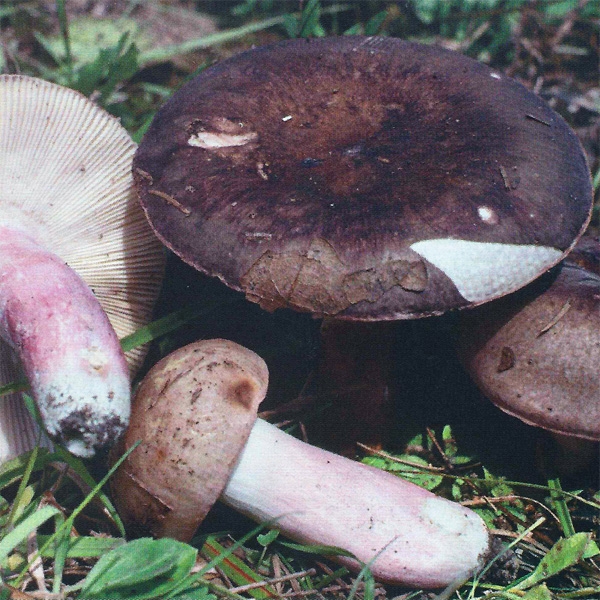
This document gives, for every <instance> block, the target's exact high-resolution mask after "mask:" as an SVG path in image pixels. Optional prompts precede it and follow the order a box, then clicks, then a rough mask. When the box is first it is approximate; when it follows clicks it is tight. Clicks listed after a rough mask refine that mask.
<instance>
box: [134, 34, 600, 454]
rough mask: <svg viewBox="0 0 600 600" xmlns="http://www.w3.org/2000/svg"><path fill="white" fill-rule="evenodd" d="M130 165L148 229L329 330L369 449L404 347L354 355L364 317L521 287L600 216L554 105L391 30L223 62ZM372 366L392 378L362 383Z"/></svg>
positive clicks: (389, 316) (406, 314)
mask: <svg viewBox="0 0 600 600" xmlns="http://www.w3.org/2000/svg"><path fill="white" fill-rule="evenodd" d="M134 167H135V168H134V175H135V179H136V185H137V188H138V192H139V195H140V199H141V203H142V206H143V208H144V210H145V212H146V214H147V216H148V218H149V220H150V223H151V225H152V227H153V228H154V230H155V232H156V234H157V235H158V237H159V238H160V239H161V240H162V241H163V243H164V244H165V245H166V246H167V247H168V248H170V249H171V250H173V251H174V252H175V253H176V254H178V255H179V256H180V257H181V258H182V259H183V260H184V261H186V262H187V263H189V264H191V265H193V266H194V267H195V268H197V269H198V270H200V271H202V272H203V273H206V274H208V275H211V276H215V277H218V278H220V279H221V280H222V281H223V282H224V283H226V284H227V285H228V286H230V287H231V288H233V289H235V290H239V291H242V292H243V293H244V294H245V295H246V297H247V298H248V299H249V300H252V301H254V302H257V303H258V304H260V306H262V307H263V308H266V309H268V310H275V309H277V308H281V307H286V308H291V309H294V310H297V311H303V312H309V313H312V314H314V315H315V316H317V317H323V318H325V323H324V326H325V327H326V328H327V329H328V333H327V335H324V337H323V356H324V363H323V364H324V366H322V367H321V369H320V372H321V379H322V381H323V382H324V385H325V387H327V382H334V385H338V382H343V381H344V380H345V381H346V387H347V388H349V389H351V390H352V389H353V390H354V393H352V391H348V390H341V389H337V390H329V392H331V391H333V394H332V397H333V398H337V402H338V403H339V405H340V406H341V411H342V412H344V410H345V409H344V408H343V406H344V404H346V403H347V402H348V400H349V399H350V398H351V397H352V396H354V402H355V403H358V406H360V405H362V409H361V408H359V410H358V413H355V412H354V409H352V408H351V409H349V413H350V414H351V415H352V416H351V417H350V420H348V421H346V422H343V423H340V429H341V430H348V429H351V428H355V427H356V426H357V424H358V426H359V427H361V428H363V430H364V431H363V435H362V436H360V438H361V439H362V441H366V442H368V443H373V442H374V441H376V438H377V431H378V429H379V428H380V427H381V422H382V420H385V416H384V417H383V419H382V418H381V414H384V415H385V411H386V406H387V408H388V409H389V405H388V404H387V401H386V400H385V398H386V397H387V395H388V394H387V391H388V385H387V377H388V373H387V370H388V368H389V360H384V357H385V355H386V352H387V351H386V346H387V341H388V340H389V338H390V335H389V333H388V332H387V331H386V328H385V327H383V326H381V327H380V328H379V331H381V335H380V336H379V335H373V337H372V338H371V339H370V340H369V341H368V342H367V343H366V344H363V345H362V346H361V350H360V351H358V352H357V354H360V353H361V352H365V354H361V355H360V360H358V361H357V362H356V363H352V360H353V359H352V357H351V356H348V355H346V354H345V352H344V350H348V351H350V352H351V351H352V350H353V348H352V340H353V339H356V338H358V337H363V333H362V331H365V330H366V325H365V324H363V326H362V328H361V329H359V331H358V333H355V332H354V331H352V330H353V325H354V324H355V323H356V322H357V321H361V322H364V323H373V322H376V321H392V320H398V319H412V318H417V317H426V316H430V315H439V314H442V313H445V312H446V311H448V310H451V309H456V308H464V307H469V306H473V305H478V304H482V303H484V302H487V301H489V300H492V299H494V298H497V297H500V296H503V295H505V294H507V293H509V292H512V291H514V290H516V289H518V288H520V287H522V286H523V285H525V284H527V283H528V282H530V281H532V280H533V279H535V278H536V277H538V276H539V275H540V274H541V273H543V272H544V271H546V270H547V269H549V268H550V267H551V266H553V265H555V264H556V263H558V262H559V261H560V260H561V258H562V257H563V256H564V255H565V254H566V253H567V252H568V251H569V249H570V248H571V247H572V246H573V244H574V243H575V240H576V238H577V237H578V236H579V235H581V233H582V231H583V230H584V228H585V226H586V223H587V222H588V219H589V215H590V211H591V205H592V198H591V187H590V181H589V174H588V169H587V166H586V162H585V157H584V154H583V151H582V149H581V146H580V144H579V141H578V139H577V137H576V136H575V134H574V132H573V131H571V130H570V129H569V127H568V126H567V125H566V123H565V122H564V121H563V120H562V119H561V117H560V116H559V115H557V114H556V113H555V112H553V111H552V110H551V109H550V108H549V107H548V106H547V105H546V104H545V103H544V102H543V101H542V100H541V99H540V98H539V97H538V96H536V95H534V94H532V93H530V92H529V91H527V90H526V89H525V88H524V87H523V86H522V85H520V84H518V83H517V82H515V81H513V80H511V79H510V78H508V77H505V76H504V75H502V74H501V73H498V72H497V71H495V70H493V69H490V68H489V67H487V66H485V65H483V64H480V63H479V62H477V61H474V60H472V59H469V58H467V57H465V56H462V55H461V54H458V53H455V52H449V51H447V50H444V49H442V48H438V47H435V46H424V45H419V44H415V43H411V42H406V41H403V40H399V39H394V38H376V37H373V38H366V37H352V36H343V37H331V38H320V39H311V40H304V39H302V40H291V41H286V42H282V43H278V44H273V45H269V46H265V47H261V48H256V49H253V50H250V51H248V52H243V53H241V54H238V55H236V56H234V57H232V58H230V59H228V60H224V61H222V62H220V63H218V64H217V65H215V66H213V67H211V68H209V69H206V70H205V71H203V72H202V73H201V74H200V75H199V76H198V77H196V78H195V79H193V80H192V81H190V82H189V83H187V84H186V85H185V86H183V87H182V88H181V89H180V90H178V92H177V93H176V94H174V95H173V96H172V98H171V99H170V100H169V101H168V102H167V103H166V104H165V105H164V106H163V107H162V108H161V109H160V110H159V111H158V113H157V115H156V117H155V119H154V121H153V123H152V125H151V126H150V128H149V130H148V132H147V134H146V136H145V137H144V140H143V141H142V143H141V145H140V148H139V149H138V152H137V153H136V156H135V159H134ZM331 320H334V321H335V322H334V323H329V322H328V321H331ZM347 332H348V333H347ZM374 332H375V330H374ZM343 335H348V338H347V339H346V340H344V339H343V338H342V337H341V336H343ZM348 340H350V343H348ZM369 352H372V353H373V354H371V355H369ZM336 363H337V364H336ZM344 363H346V364H344ZM366 364H369V365H373V366H377V368H378V369H380V371H382V372H375V373H373V372H372V371H370V370H368V369H365V378H364V379H363V380H362V381H361V380H360V379H359V378H356V380H353V381H348V380H347V377H346V374H347V373H349V372H350V373H354V374H357V373H359V372H361V366H360V365H366ZM348 365H351V366H348ZM336 369H339V370H338V371H337V372H336ZM375 394H376V395H377V397H372V396H375ZM370 396H371V397H370ZM375 406H381V407H382V408H381V411H383V413H381V412H380V411H378V410H374V407H375ZM372 415H375V417H373V416H372ZM373 419H374V421H373ZM351 441H352V440H351Z"/></svg>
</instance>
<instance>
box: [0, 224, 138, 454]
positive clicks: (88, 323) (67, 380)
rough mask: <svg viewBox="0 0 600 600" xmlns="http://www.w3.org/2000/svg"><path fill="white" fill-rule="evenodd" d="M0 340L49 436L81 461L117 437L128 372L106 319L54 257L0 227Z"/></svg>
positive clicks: (125, 408) (126, 404)
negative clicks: (18, 365) (18, 366)
mask: <svg viewBox="0 0 600 600" xmlns="http://www.w3.org/2000/svg"><path fill="white" fill-rule="evenodd" d="M0 337H2V338H4V339H5V340H6V341H7V342H8V343H9V344H10V345H11V346H13V347H14V348H15V350H16V351H17V353H18V355H19V357H20V359H21V362H22V365H23V369H24V371H25V374H26V376H27V377H28V379H29V382H30V385H31V390H32V395H33V397H34V399H35V401H36V403H37V406H38V409H39V411H40V414H41V417H42V420H43V422H44V425H45V427H46V429H47V431H48V433H49V435H50V436H51V437H52V438H54V439H56V440H58V441H59V442H61V443H62V444H64V445H65V446H66V447H67V448H68V449H69V450H70V451H71V452H73V453H74V454H77V455H79V456H84V457H85V456H91V455H93V454H94V452H95V450H96V449H98V448H100V447H102V446H105V445H107V444H108V443H110V442H113V441H114V440H115V439H116V438H117V437H118V436H119V435H120V434H121V433H122V431H123V430H124V428H125V427H126V425H127V422H128V419H129V411H130V382H129V373H128V367H127V363H126V361H125V357H124V355H123V352H122V350H121V347H120V344H119V340H118V338H117V336H116V334H115V332H114V330H113V328H112V326H111V325H110V322H109V320H108V318H107V316H106V314H105V313H104V311H103V310H102V308H101V306H100V304H99V303H98V301H97V299H96V298H95V296H94V294H93V293H92V291H91V290H90V289H89V287H88V286H87V285H86V284H85V283H84V282H83V280H82V279H81V278H80V277H79V276H78V275H77V274H76V273H75V272H74V271H73V270H72V269H70V268H69V267H68V266H66V265H65V264H64V262H63V261H62V260H61V259H60V258H59V257H57V256H56V255H54V254H52V253H50V252H48V251H47V250H45V249H44V248H43V247H42V246H41V245H39V244H38V243H37V242H36V241H35V240H34V239H32V238H31V237H28V236H27V235H24V233H23V231H21V230H20V229H17V228H12V227H7V226H0Z"/></svg>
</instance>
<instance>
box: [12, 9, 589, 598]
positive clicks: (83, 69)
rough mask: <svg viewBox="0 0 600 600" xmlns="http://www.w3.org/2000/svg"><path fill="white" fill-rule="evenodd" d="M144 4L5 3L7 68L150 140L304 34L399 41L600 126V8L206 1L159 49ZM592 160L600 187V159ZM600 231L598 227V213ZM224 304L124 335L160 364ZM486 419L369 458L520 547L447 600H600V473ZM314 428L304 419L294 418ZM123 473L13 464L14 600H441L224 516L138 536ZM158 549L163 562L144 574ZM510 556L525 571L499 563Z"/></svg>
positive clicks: (98, 467)
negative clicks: (211, 89)
mask: <svg viewBox="0 0 600 600" xmlns="http://www.w3.org/2000/svg"><path fill="white" fill-rule="evenodd" d="M137 4H138V3H136V2H133V1H132V2H129V3H128V4H127V3H123V6H124V10H123V13H122V14H121V15H120V16H119V19H118V20H117V21H116V22H114V23H113V22H112V21H111V22H110V23H107V22H104V21H101V22H100V21H98V20H96V22H95V24H94V21H90V20H89V19H85V18H83V17H85V15H81V16H77V17H73V16H71V17H69V18H68V17H67V10H66V9H68V7H69V5H68V3H66V6H65V2H64V1H63V0H58V1H57V2H56V6H55V7H54V9H52V6H51V3H47V5H48V7H49V8H48V10H42V9H41V8H40V7H41V6H42V4H41V3H30V2H27V1H25V0H20V1H14V2H4V3H3V4H2V5H1V6H0V24H1V27H2V29H1V30H0V34H1V35H0V39H2V46H1V52H0V68H1V69H2V71H3V72H7V73H12V72H21V73H26V74H29V75H34V76H38V77H42V78H44V79H48V80H51V81H55V82H58V83H60V84H63V85H67V86H69V87H72V88H74V89H77V90H79V91H81V92H83V93H84V94H86V95H88V96H91V97H93V98H94V100H95V101H96V102H98V103H99V104H101V105H102V106H104V107H105V108H106V109H107V110H108V111H110V112H111V113H113V114H115V115H116V116H118V117H120V118H121V120H122V122H123V124H124V125H125V126H126V127H127V129H128V130H129V131H130V132H131V134H132V136H133V137H134V139H136V140H138V141H139V140H140V139H141V137H142V136H143V133H144V131H145V129H146V127H147V126H148V124H149V123H150V120H151V119H152V116H153V114H154V112H155V111H156V109H157V108H158V107H159V106H160V105H161V104H162V103H163V102H164V101H165V100H166V99H167V98H168V97H169V96H170V95H171V94H172V93H173V91H175V90H176V89H177V88H178V87H179V86H180V85H181V84H182V83H184V82H185V81H186V80H188V79H189V78H190V77H193V76H194V75H195V74H196V73H198V72H199V71H200V70H202V69H203V68H205V67H206V66H208V65H209V64H211V63H212V62H214V61H216V60H219V59H220V58H221V57H223V56H226V55H228V54H229V53H232V52H236V51H238V50H241V49H245V48H248V47H250V46H251V45H253V44H260V43H263V42H264V41H271V40H273V39H285V38H286V37H299V36H305V37H310V36H323V35H332V34H336V35H339V34H366V35H375V34H381V35H394V36H399V37H403V38H407V39H415V40H419V41H423V42H426V43H438V44H443V45H445V46H447V47H450V48H454V49H456V50H459V51H461V52H464V53H466V54H468V55H470V56H472V57H474V58H476V59H478V60H481V61H484V62H486V63H488V64H490V65H493V66H494V67H495V68H498V69H502V70H504V71H505V72H507V73H509V74H510V75H512V76H514V77H517V78H519V79H520V80H521V81H523V82H524V83H525V84H526V85H528V86H529V87H530V88H532V89H536V91H538V92H540V93H541V94H542V96H543V97H544V98H546V99H547V100H549V101H551V102H553V103H554V104H555V107H556V109H557V110H559V111H560V112H561V114H563V116H564V117H565V118H566V119H567V120H568V122H569V123H570V124H571V125H572V126H574V128H575V130H576V131H577V132H578V133H580V134H581V136H582V140H583V142H584V144H586V146H587V144H588V141H589V140H588V139H587V138H586V137H585V136H586V135H588V134H587V133H586V132H587V129H588V128H589V127H591V126H593V125H594V123H597V122H598V119H599V115H600V105H598V100H597V98H598V95H596V96H594V95H593V93H592V92H593V91H594V90H595V91H596V93H598V90H599V85H598V82H597V72H595V70H594V59H593V46H592V44H593V40H594V36H597V27H598V22H599V20H600V7H599V5H598V3H597V2H594V1H589V2H578V1H576V0H556V1H553V0H546V1H541V0H540V1H527V0H447V1H441V0H422V1H419V2H416V1H414V2H389V1H383V0H364V1H354V2H351V1H348V2H342V1H339V2H333V1H325V0H323V1H321V2H319V1H317V0H304V2H299V1H297V0H244V1H241V0H240V1H238V2H215V1H212V2H210V1H206V2H197V3H196V4H197V5H198V8H199V10H201V11H206V12H207V13H208V14H209V16H210V17H211V18H212V19H214V20H215V21H217V22H218V23H219V29H218V31H216V32H214V33H211V34H207V35H204V36H196V37H194V36H189V37H188V38H187V39H186V40H184V41H179V42H177V43H168V44H166V45H161V44H159V43H156V42H153V43H152V42H149V40H148V38H147V35H148V33H147V32H143V31H142V30H141V29H140V27H139V25H136V22H135V10H136V5H137ZM182 10H188V9H182ZM80 17H81V18H80ZM100 23H101V24H100ZM94 27H96V28H102V30H101V31H99V29H96V30H95V29H94ZM594 31H595V32H596V33H594ZM100 40H102V43H101V42H100ZM559 92H565V93H566V95H568V96H570V97H571V99H572V100H573V99H575V100H576V99H577V98H588V97H589V98H591V100H589V101H588V103H587V104H586V108H585V109H578V110H576V111H573V110H572V107H573V106H576V103H575V104H573V103H572V104H571V108H569V106H567V105H566V104H565V102H564V101H563V100H561V98H563V96H561V94H560V93H559ZM593 98H596V100H595V102H596V104H595V105H594V104H593V102H594V100H593ZM594 152H596V154H595V153H594ZM589 160H590V167H591V172H592V174H593V175H594V183H595V187H596V189H597V187H598V183H599V178H600V162H599V159H598V155H597V147H596V149H595V150H593V149H592V150H591V151H590V154H589ZM592 227H595V228H597V227H598V209H597V208H596V211H595V217H594V220H593V222H592ZM596 230H597V229H596ZM221 301H222V298H221V297H219V296H218V295H217V297H216V298H215V299H214V300H212V304H211V303H208V305H203V306H199V307H198V306H193V307H188V308H184V307H183V306H171V305H169V306H168V307H166V308H165V312H164V313H163V314H164V315H165V316H164V317H163V318H162V319H159V320H157V321H156V322H155V323H152V324H151V325H149V326H148V327H146V328H144V329H143V330H141V331H140V332H138V333H137V334H135V335H134V336H132V337H130V338H128V339H126V340H123V346H124V347H125V348H126V349H127V348H131V347H135V346H137V345H140V344H143V343H146V342H149V341H152V343H153V350H152V351H151V356H152V357H153V358H157V357H160V356H161V355H164V354H166V353H167V352H168V351H169V349H170V348H172V347H174V346H176V345H177V344H178V343H180V341H181V339H185V335H189V330H190V329H193V328H194V326H195V325H196V323H197V321H198V318H199V317H200V316H206V312H207V311H209V312H210V320H212V321H213V322H216V323H217V324H218V323H219V319H225V317H223V315H222V314H221V313H220V312H219V311H220V310H224V309H223V305H222V302H221ZM233 304H234V308H233V310H235V307H236V306H237V305H235V301H234V302H233ZM250 317H251V319H254V318H255V316H254V313H252V312H251V313H250ZM251 322H252V323H253V326H256V325H255V322H254V321H251ZM279 324H281V323H279ZM285 325H286V326H287V327H288V329H286V330H285V331H286V332H287V333H284V334H278V337H277V341H278V343H280V344H281V347H277V346H275V347H273V346H272V344H271V338H269V337H268V336H267V335H266V334H265V337H264V339H263V340H262V342H261V343H262V344H263V345H264V350H265V353H267V354H268V353H269V352H270V353H272V354H276V353H277V352H278V351H279V350H281V348H283V346H284V345H285V348H286V349H287V352H289V353H290V354H291V355H292V356H293V357H297V356H304V355H309V356H310V355H311V352H312V353H313V354H314V349H313V348H312V346H313V344H314V341H313V338H312V337H311V336H310V334H304V333H303V334H300V335H299V334H298V331H297V330H296V329H294V327H295V325H291V326H290V325H289V324H285ZM303 336H305V337H303ZM257 343H258V342H257ZM294 345H295V347H294V348H293V352H292V351H291V350H289V348H290V347H293V346H294ZM24 389H26V383H25V382H16V383H15V384H14V385H9V386H4V387H3V388H0V396H1V395H3V394H6V393H9V392H11V391H15V390H18V391H22V390H24ZM309 410H310V409H309ZM408 410H409V412H410V409H408ZM469 410H473V409H472V407H471V408H469ZM478 410H479V409H478ZM478 414H482V415H483V416H484V418H483V419H477V418H473V420H472V421H471V422H470V423H467V424H465V423H464V419H462V417H463V416H464V413H460V412H458V413H456V414H454V413H453V412H452V411H449V412H446V413H444V416H443V418H447V422H443V423H442V424H440V423H439V422H435V423H427V424H426V425H423V419H422V418H421V417H422V415H412V416H413V417H414V423H413V426H412V427H408V426H407V427H406V431H403V432H401V440H402V443H403V444H404V446H405V448H403V449H400V450H398V449H389V450H388V449H385V451H383V452H380V451H373V450H371V449H369V448H363V449H361V456H362V457H363V460H364V461H365V462H368V463H370V464H373V465H374V466H377V467H379V468H383V469H386V470H389V471H391V472H394V473H396V474H397V475H399V476H402V477H406V478H408V479H410V480H412V481H414V482H416V483H417V484H419V485H422V486H424V487H426V488H428V489H430V490H432V491H434V492H435V493H437V494H439V495H442V496H445V497H448V498H450V499H453V500H455V501H457V502H462V503H464V504H465V505H467V506H470V507H472V508H473V510H475V511H477V512H478V513H479V514H480V515H481V516H482V517H483V518H484V520H485V521H486V523H487V524H488V526H489V527H490V528H491V529H492V530H493V531H494V532H495V534H496V537H497V538H498V539H499V540H501V541H502V542H503V543H504V545H503V550H501V551H500V554H502V552H504V554H503V555H501V556H499V557H498V558H496V559H494V560H493V561H492V564H490V565H489V566H488V567H486V573H485V575H486V577H479V578H477V579H473V580H471V581H469V582H466V583H464V584H463V585H461V586H460V587H459V589H456V590H447V592H445V593H442V594H441V595H439V596H438V597H439V598H440V599H446V600H467V599H471V600H475V599H483V598H484V597H485V598H486V599H488V600H489V599H497V600H500V599H502V600H520V599H523V600H551V599H557V598H558V599H561V600H567V599H574V598H588V599H590V600H598V598H600V568H599V563H600V559H599V555H598V548H597V546H596V540H597V532H598V525H599V520H600V516H599V515H600V512H599V511H600V491H599V489H598V481H597V477H596V476H594V473H592V474H590V473H589V472H588V473H586V474H584V475H581V476H575V477H563V479H562V480H561V478H559V477H557V476H556V474H555V473H554V472H553V471H552V468H551V467H550V468H546V471H545V472H544V473H543V474H540V472H539V471H535V470H534V469H533V470H532V469H527V468H526V466H530V465H531V464H532V463H533V462H534V461H533V454H534V453H535V451H536V445H535V444H533V443H532V442H531V440H530V439H529V438H528V436H532V435H535V434H531V433H530V430H529V429H528V428H526V427H525V426H521V425H520V424H517V423H513V420H511V419H508V418H506V417H504V416H500V417H498V416H497V415H496V413H495V412H494V411H493V410H490V411H486V410H485V409H481V413H478ZM457 415H458V416H457ZM310 417H311V414H310V413H308V414H306V413H302V414H300V415H297V414H295V415H294V422H297V421H302V420H304V419H306V420H309V419H310ZM409 417H410V415H409ZM461 419H462V420H461ZM496 419H498V420H499V421H500V423H501V424H500V425H496V424H495V420H496ZM407 420H409V419H407ZM537 448H539V446H537ZM546 466H547V465H546ZM515 475H516V477H515ZM108 477H109V472H107V469H106V467H105V465H104V464H102V463H101V461H96V462H92V463H85V462H82V461H80V460H78V459H75V458H74V457H72V456H70V455H68V454H67V453H66V452H64V451H63V450H61V449H60V448H56V450H55V451H53V452H48V451H47V450H44V449H38V450H34V451H32V452H30V453H29V454H27V455H24V456H21V457H18V458H17V459H14V460H12V461H10V462H9V463H6V464H4V465H1V466H0V581H1V586H2V587H1V588H0V596H1V597H4V598H9V597H11V594H14V588H16V587H19V586H20V585H21V584H23V583H26V584H27V588H26V589H27V590H28V592H30V591H33V590H35V589H37V588H38V587H39V586H40V585H41V582H45V585H46V586H47V591H48V594H53V595H52V596H48V597H56V598H81V599H85V598H87V599H93V598H98V599H107V600H108V599H110V600H112V599H116V598H129V599H132V600H133V599H141V598H179V599H181V600H183V599H184V598H185V599H188V598H189V599H192V598H194V599H213V598H272V597H278V595H279V594H282V593H284V594H289V595H291V597H298V598H304V597H307V598H365V599H367V600H368V599H370V598H376V597H382V596H383V595H384V594H386V595H387V596H388V597H396V598H398V599H404V600H408V599H409V598H425V595H423V594H421V592H420V591H412V592H411V591H408V590H403V589H393V588H385V587H384V586H381V585H378V584H376V583H375V582H374V581H373V580H372V578H371V577H370V574H369V571H368V568H365V569H364V570H363V572H361V574H360V576H358V577H356V576H353V575H351V574H349V573H348V572H347V571H346V569H345V568H341V567H339V566H336V564H335V563H334V562H331V561H329V560H328V558H327V551H326V549H323V548H313V547H303V546H301V545H297V544H290V543H289V542H287V541H286V540H285V539H283V538H282V537H281V536H280V535H277V534H276V533H268V532H266V531H265V530H263V529H262V528H260V527H258V528H257V527H255V526H254V525H251V524H249V523H248V522H247V521H246V520H244V519H243V518H239V519H237V518H236V517H235V515H232V514H231V513H230V512H225V513H219V510H220V509H217V511H216V513H215V514H214V515H212V516H211V517H210V518H209V522H208V523H207V524H206V526H204V527H203V528H201V529H200V530H199V532H198V537H197V538H195V539H194V540H193V543H192V544H191V545H188V544H180V543H178V542H174V541H171V540H164V541H153V540H149V539H142V540H136V541H127V540H126V538H125V535H124V530H123V526H122V523H121V522H120V519H119V517H118V514H117V513H116V511H115V509H114V507H113V505H112V503H111V500H110V495H109V494H108V492H107V490H106V489H105V485H104V484H105V483H106V480H107V478H108ZM348 493H350V494H351V490H349V491H348ZM221 510H225V509H221ZM515 551H516V555H515V554H514V552H515ZM141 554H143V555H144V556H145V557H147V559H148V560H147V561H146V566H144V568H141V567H140V564H139V557H140V555H141ZM509 556H512V557H513V567H512V568H511V567H510V566H506V567H505V568H504V570H502V569H497V567H498V566H499V565H500V564H501V563H503V561H506V559H507V558H508V557H509ZM515 556H516V557H517V563H516V566H515V564H514V560H515V558H514V557H515ZM12 597H18V598H21V597H34V596H18V595H13V596H12ZM38 597H39V596H38Z"/></svg>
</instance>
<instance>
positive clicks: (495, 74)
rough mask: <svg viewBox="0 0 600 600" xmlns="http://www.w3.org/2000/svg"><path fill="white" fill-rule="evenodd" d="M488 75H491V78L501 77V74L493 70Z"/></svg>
mask: <svg viewBox="0 0 600 600" xmlns="http://www.w3.org/2000/svg"><path fill="white" fill-rule="evenodd" d="M490 77H492V78H493V79H502V77H501V75H500V74H499V73H495V72H492V73H490Z"/></svg>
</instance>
